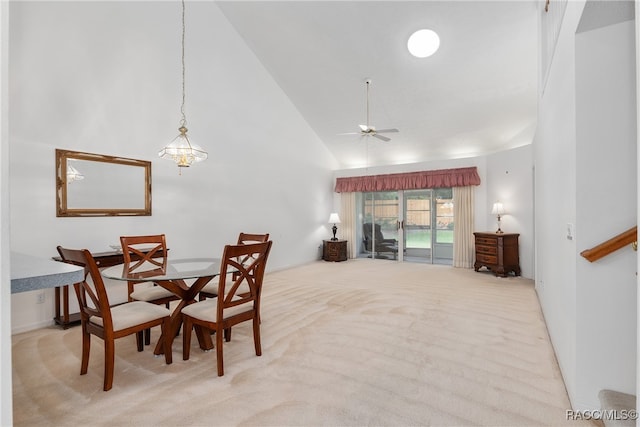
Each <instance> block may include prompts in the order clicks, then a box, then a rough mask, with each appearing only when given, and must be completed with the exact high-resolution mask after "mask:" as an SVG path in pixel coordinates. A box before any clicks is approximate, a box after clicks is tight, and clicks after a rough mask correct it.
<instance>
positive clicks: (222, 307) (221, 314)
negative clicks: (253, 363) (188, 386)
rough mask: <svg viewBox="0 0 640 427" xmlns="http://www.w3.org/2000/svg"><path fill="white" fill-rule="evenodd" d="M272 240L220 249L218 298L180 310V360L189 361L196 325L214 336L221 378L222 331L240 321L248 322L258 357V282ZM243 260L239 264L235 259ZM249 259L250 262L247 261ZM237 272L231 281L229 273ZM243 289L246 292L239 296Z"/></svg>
mask: <svg viewBox="0 0 640 427" xmlns="http://www.w3.org/2000/svg"><path fill="white" fill-rule="evenodd" d="M272 243H273V242H272V241H270V240H269V241H268V242H264V243H253V244H247V245H227V246H225V248H224V253H223V255H222V260H221V266H220V279H219V281H218V296H217V297H215V298H209V299H206V300H204V301H199V302H196V303H194V304H191V305H188V306H186V307H185V308H183V309H182V318H183V325H184V334H183V341H182V358H183V359H184V360H189V351H190V348H191V335H192V334H191V329H192V327H193V325H200V326H202V327H204V328H206V329H209V330H211V331H215V335H216V344H215V347H216V359H217V367H218V376H222V375H224V363H223V358H222V346H223V341H222V335H223V334H222V331H224V330H227V329H231V327H232V326H234V325H237V324H239V323H242V322H247V321H252V323H253V343H254V347H255V351H256V356H260V355H262V347H261V343H260V299H261V295H262V281H263V278H264V272H265V268H266V265H267V259H268V258H269V252H270V251H271V244H272ZM243 259H244V260H247V262H246V263H244V264H243V263H241V262H240V261H239V260H243ZM248 260H251V261H248ZM232 272H237V274H236V275H235V278H233V275H232V274H227V273H232ZM243 286H246V287H247V288H248V290H249V292H248V293H243V294H241V293H240V290H241V289H242V287H243Z"/></svg>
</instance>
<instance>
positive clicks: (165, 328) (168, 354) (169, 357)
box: [160, 317, 173, 365]
mask: <svg viewBox="0 0 640 427" xmlns="http://www.w3.org/2000/svg"><path fill="white" fill-rule="evenodd" d="M160 328H161V330H162V337H163V340H164V362H165V363H166V364H167V365H171V363H173V352H172V351H171V341H172V340H169V339H167V337H168V336H169V330H170V329H171V318H169V317H167V318H166V319H164V321H163V322H162V325H160Z"/></svg>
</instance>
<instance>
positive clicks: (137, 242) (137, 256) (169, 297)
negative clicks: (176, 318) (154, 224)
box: [120, 234, 180, 345]
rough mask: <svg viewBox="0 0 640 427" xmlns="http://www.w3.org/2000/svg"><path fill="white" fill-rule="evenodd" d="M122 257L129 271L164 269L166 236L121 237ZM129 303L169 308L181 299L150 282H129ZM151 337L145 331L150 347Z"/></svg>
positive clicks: (145, 340)
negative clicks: (143, 303) (145, 303)
mask: <svg viewBox="0 0 640 427" xmlns="http://www.w3.org/2000/svg"><path fill="white" fill-rule="evenodd" d="M120 244H121V245H122V256H123V258H124V262H125V263H127V264H129V270H135V271H136V272H140V271H142V270H144V269H145V268H146V267H149V268H150V269H154V268H158V267H162V266H163V265H164V264H165V263H166V260H167V241H166V238H165V235H164V234H156V235H149V236H121V237H120ZM127 283H128V284H127V288H128V289H127V291H128V296H129V301H145V302H150V303H152V304H158V305H164V306H165V307H167V308H169V303H170V302H171V301H176V300H179V299H180V298H179V297H178V296H177V295H175V294H174V293H172V292H171V291H169V290H168V289H165V288H163V287H162V286H157V285H155V284H153V285H151V286H150V285H149V282H139V281H137V282H131V281H130V282H127ZM150 341H151V335H150V332H149V331H145V337H144V342H145V344H147V345H149V342H150Z"/></svg>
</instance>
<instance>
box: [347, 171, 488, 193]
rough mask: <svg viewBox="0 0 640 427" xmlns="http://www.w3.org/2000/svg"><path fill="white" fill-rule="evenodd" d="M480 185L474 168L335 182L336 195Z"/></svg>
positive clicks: (363, 177)
mask: <svg viewBox="0 0 640 427" xmlns="http://www.w3.org/2000/svg"><path fill="white" fill-rule="evenodd" d="M470 185H480V176H479V175H478V171H477V170H476V167H475V166H474V167H470V168H457V169H440V170H434V171H422V172H408V173H392V174H386V175H370V176H352V177H347V178H338V179H337V180H336V189H335V191H336V193H353V192H366V191H391V190H415V189H421V188H442V187H467V186H470Z"/></svg>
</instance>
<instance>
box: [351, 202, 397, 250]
mask: <svg viewBox="0 0 640 427" xmlns="http://www.w3.org/2000/svg"><path fill="white" fill-rule="evenodd" d="M398 197H399V193H398V192H397V191H378V192H371V193H361V203H360V204H359V205H360V206H361V212H360V214H359V215H358V223H359V224H360V227H359V228H360V230H361V232H362V239H361V241H362V248H361V250H360V255H359V256H361V257H368V258H378V259H398V253H399V245H398V242H399V238H398V237H399V231H400V230H399V229H398V216H399V215H400V208H399V206H400V205H399V203H398Z"/></svg>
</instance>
